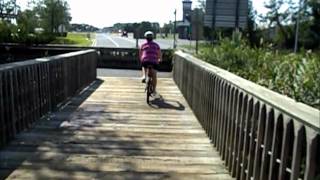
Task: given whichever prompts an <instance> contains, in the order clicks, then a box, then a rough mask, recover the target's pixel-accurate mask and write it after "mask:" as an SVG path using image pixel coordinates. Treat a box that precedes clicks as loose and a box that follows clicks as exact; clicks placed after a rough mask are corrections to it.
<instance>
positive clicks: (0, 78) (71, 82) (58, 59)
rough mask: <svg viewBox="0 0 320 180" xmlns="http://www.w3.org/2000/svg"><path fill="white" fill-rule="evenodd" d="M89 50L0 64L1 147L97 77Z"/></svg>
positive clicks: (95, 54) (92, 51)
mask: <svg viewBox="0 0 320 180" xmlns="http://www.w3.org/2000/svg"><path fill="white" fill-rule="evenodd" d="M97 58H98V56H97V53H96V51H94V50H86V51H79V52H73V53H68V54H62V55H58V56H53V57H48V58H42V59H35V60H29V61H24V62H18V63H10V64H6V65H2V66H0V147H1V146H4V145H5V144H7V143H8V142H9V141H10V140H11V139H13V138H14V137H15V135H16V134H17V133H19V132H21V131H23V130H25V129H26V128H28V127H30V126H31V125H32V123H33V122H34V121H36V120H38V119H40V118H41V117H43V116H44V115H46V114H47V113H48V112H50V111H53V110H55V109H56V108H58V107H59V106H60V105H61V103H63V102H65V101H66V100H67V99H68V98H70V97H72V96H73V95H75V94H76V93H77V92H78V91H79V90H81V89H83V88H84V87H86V86H87V85H89V84H90V83H91V82H93V81H94V80H95V79H96V66H97Z"/></svg>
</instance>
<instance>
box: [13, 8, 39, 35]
mask: <svg viewBox="0 0 320 180" xmlns="http://www.w3.org/2000/svg"><path fill="white" fill-rule="evenodd" d="M17 25H18V28H19V32H21V33H26V34H28V33H34V32H35V28H37V27H39V19H38V18H37V16H36V13H35V12H34V11H32V10H30V9H27V10H25V11H20V12H19V13H18V16H17Z"/></svg>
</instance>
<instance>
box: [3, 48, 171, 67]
mask: <svg viewBox="0 0 320 180" xmlns="http://www.w3.org/2000/svg"><path fill="white" fill-rule="evenodd" d="M86 49H94V50H96V51H98V52H99V53H100V56H99V57H98V68H122V69H141V64H140V61H139V50H138V49H137V48H107V47H76V46H63V45H56V46H49V45H46V46H44V45H41V46H24V45H17V44H0V64H5V63H9V62H15V61H24V60H25V59H33V58H37V57H43V56H52V55H57V54H63V53H69V52H75V51H80V50H86ZM162 53H163V58H162V59H163V61H162V62H161V63H160V65H159V70H160V71H171V70H172V50H170V49H163V50H162Z"/></svg>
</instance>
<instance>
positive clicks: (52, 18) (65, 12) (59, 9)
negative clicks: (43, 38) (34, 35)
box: [34, 0, 71, 34]
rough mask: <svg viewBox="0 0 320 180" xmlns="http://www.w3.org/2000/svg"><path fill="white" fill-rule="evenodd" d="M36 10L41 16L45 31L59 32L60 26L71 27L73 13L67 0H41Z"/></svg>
mask: <svg viewBox="0 0 320 180" xmlns="http://www.w3.org/2000/svg"><path fill="white" fill-rule="evenodd" d="M36 3H37V4H36V6H35V8H34V10H35V11H36V12H37V14H38V15H39V17H40V23H41V26H42V27H43V28H44V30H45V32H48V33H51V34H53V33H57V32H58V31H59V27H61V26H64V27H69V23H70V21H71V15H70V13H69V5H68V3H67V1H65V0H40V1H38V2H36Z"/></svg>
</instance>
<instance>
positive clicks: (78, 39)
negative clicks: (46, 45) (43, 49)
mask: <svg viewBox="0 0 320 180" xmlns="http://www.w3.org/2000/svg"><path fill="white" fill-rule="evenodd" d="M88 34H89V35H88ZM94 38H95V34H93V33H68V35H67V37H57V38H56V39H55V40H54V41H52V42H51V43H50V44H70V45H79V46H91V44H92V40H93V39H94Z"/></svg>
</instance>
